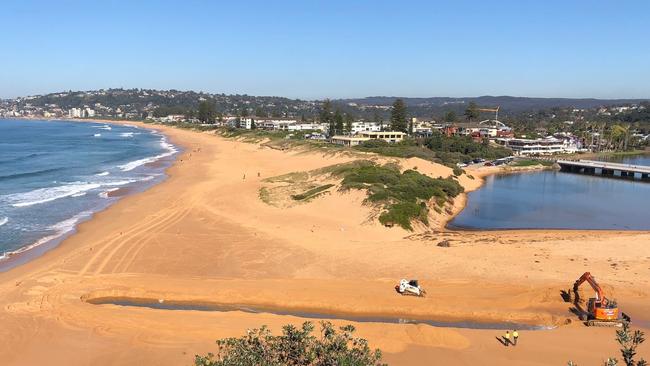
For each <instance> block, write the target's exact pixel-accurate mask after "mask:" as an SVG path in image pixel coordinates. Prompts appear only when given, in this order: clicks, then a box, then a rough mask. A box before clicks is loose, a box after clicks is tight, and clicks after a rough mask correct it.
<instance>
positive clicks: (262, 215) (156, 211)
mask: <svg viewBox="0 0 650 366" xmlns="http://www.w3.org/2000/svg"><path fill="white" fill-rule="evenodd" d="M129 124H134V123H133V122H129ZM147 127H149V126H147ZM156 128H157V129H160V130H161V131H163V132H164V133H166V134H167V135H168V136H169V137H170V139H171V141H172V142H173V143H175V144H178V145H180V146H182V147H184V149H185V150H184V152H183V154H182V155H181V156H180V157H179V158H178V159H177V161H176V163H175V164H174V165H173V166H172V167H171V168H170V169H169V170H168V174H169V178H168V179H167V180H166V181H164V182H163V183H161V184H158V185H156V186H154V187H153V188H151V189H149V190H147V191H146V192H142V193H137V194H134V195H130V196H127V197H124V198H123V199H121V200H120V201H119V202H118V203H116V204H114V205H113V206H111V207H109V208H108V209H107V210H105V211H103V212H100V213H98V214H97V215H95V217H94V218H93V219H92V220H91V221H88V222H85V223H83V224H81V225H80V226H79V228H78V232H77V233H76V234H74V235H72V236H71V237H69V238H67V239H66V240H65V241H64V242H63V243H62V244H61V245H60V246H59V247H57V248H56V249H54V250H52V251H50V252H48V253H46V254H44V255H43V256H41V257H39V258H36V259H34V260H32V261H30V262H29V263H26V264H24V265H21V266H19V267H17V268H14V269H12V270H10V271H8V272H5V273H2V274H0V324H2V327H0V337H2V339H3V340H4V342H3V343H2V344H1V345H0V359H1V360H3V365H31V364H36V363H39V362H41V363H43V362H46V361H47V362H48V364H52V365H87V364H93V365H116V364H120V365H122V364H142V365H150V364H151V365H153V364H156V365H187V364H191V363H192V360H193V355H194V354H196V353H205V352H208V351H215V350H216V345H215V344H214V340H215V339H217V338H221V337H226V336H237V335H243V334H244V333H245V331H246V329H249V328H254V327H259V326H261V325H263V324H266V325H269V326H270V327H271V328H272V329H273V330H275V331H278V330H279V329H280V327H281V326H282V325H283V324H286V323H294V324H297V323H300V322H302V321H305V320H313V319H309V318H301V317H297V316H291V315H278V314H272V313H248V312H240V311H228V312H208V311H188V310H164V309H150V308H144V307H125V306H118V305H108V304H107V305H94V304H91V303H88V302H87V301H86V300H88V299H92V298H99V297H127V298H151V299H162V300H165V301H189V302H196V303H200V302H213V303H219V304H239V305H251V306H259V307H264V308H273V309H291V310H292V311H309V312H320V313H328V314H348V315H353V316H369V315H372V316H390V317H395V316H400V317H405V318H408V317H414V318H420V319H431V320H440V321H443V320H446V321H462V320H464V321H471V322H490V323H494V322H497V323H498V322H510V323H526V324H538V325H542V324H543V325H558V327H557V328H556V329H553V330H544V331H522V332H520V333H521V338H520V345H518V346H517V348H505V347H503V346H502V345H501V344H500V343H499V342H498V341H497V340H496V339H495V337H498V336H500V335H501V333H502V331H500V330H492V329H489V330H486V329H460V328H445V327H433V326H430V325H426V324H386V323H372V322H370V323H368V322H350V321H334V322H335V323H336V324H341V325H342V324H347V323H352V324H354V325H355V326H356V327H357V329H358V333H359V335H360V336H363V337H366V338H368V340H369V341H370V343H371V346H373V347H380V348H381V349H382V350H383V351H384V355H385V361H386V362H388V363H390V364H391V365H413V364H416V365H417V364H430V363H432V362H434V361H435V362H437V363H438V364H450V365H451V364H483V365H502V364H517V365H546V364H560V365H561V364H566V362H567V361H568V360H573V361H575V362H577V363H578V364H582V365H588V364H599V363H600V362H601V361H602V360H603V359H605V358H606V357H608V356H618V352H617V348H616V344H615V342H614V340H613V339H614V331H613V330H612V329H601V328H587V327H584V326H582V325H581V324H578V322H577V319H576V317H575V316H574V315H573V314H572V313H571V312H570V311H569V304H567V303H565V302H563V300H562V298H561V296H560V291H561V290H563V289H567V288H568V287H569V286H570V285H571V284H572V283H573V281H574V280H575V279H576V278H577V277H578V276H580V275H581V274H582V273H583V272H584V271H591V272H592V273H593V274H595V275H596V276H597V278H598V280H599V281H600V282H601V284H603V285H604V287H605V289H606V290H607V291H608V292H612V295H611V297H615V298H617V300H618V301H619V304H620V305H621V307H622V309H623V310H624V311H626V312H629V313H630V315H632V317H633V320H634V319H635V318H637V319H641V321H640V322H639V325H642V326H647V324H648V323H647V319H645V318H646V315H645V314H647V313H648V312H649V311H650V301H649V300H650V296H649V289H650V246H649V245H650V233H647V232H602V231H599V232H595V231H544V230H536V231H527V230H524V231H490V232H457V231H451V230H441V229H440V227H439V226H437V225H434V229H425V228H418V231H416V232H414V233H410V232H406V231H404V230H402V229H400V228H391V229H387V228H384V227H382V226H381V225H379V224H378V223H376V222H371V223H368V222H367V217H368V215H369V214H370V213H371V208H369V207H367V206H364V205H363V204H362V201H363V199H364V195H363V193H361V192H351V193H347V194H343V193H338V192H333V193H332V194H331V195H328V196H327V197H324V198H319V199H315V200H313V201H311V202H309V203H307V204H305V205H299V206H295V207H291V208H288V209H287V208H284V209H280V208H276V207H272V206H269V205H266V204H265V203H263V202H262V201H261V200H260V199H259V197H258V195H259V189H260V187H261V186H262V184H263V183H262V182H261V180H262V179H263V178H264V177H271V176H276V175H280V174H285V173H289V172H294V171H307V170H313V169H317V168H321V167H325V166H328V165H332V164H336V163H342V162H346V161H350V160H352V159H353V158H352V157H349V156H329V155H328V156H323V155H320V154H315V153H305V152H296V151H278V150H272V149H266V148H263V147H260V146H259V145H256V144H247V143H241V142H237V141H232V140H225V139H223V138H220V137H217V136H214V135H212V134H209V133H198V132H192V131H186V130H180V129H173V128H167V127H158V126H156ZM405 164H409V165H405V166H410V165H411V164H417V165H418V170H419V171H420V172H425V173H429V174H431V175H433V176H438V175H442V176H446V175H449V174H451V169H449V168H446V167H443V166H440V165H437V164H432V163H428V162H425V161H419V160H413V159H409V161H407V162H405ZM257 172H260V175H261V178H258V177H257ZM244 175H245V176H246V179H243V176H244ZM461 184H463V185H464V186H465V187H466V189H467V190H469V189H472V187H476V188H477V187H478V186H480V179H474V180H471V179H469V178H466V177H461ZM462 204H463V203H462V198H461V199H457V200H455V202H454V206H455V209H456V210H458V209H460V208H462ZM445 220H446V218H440V222H438V224H441V223H443V222H444V221H445ZM441 240H449V242H450V244H451V247H449V248H442V247H438V246H436V244H437V243H438V242H439V241H441ZM403 277H414V278H418V279H420V281H421V283H422V284H423V285H424V286H425V287H426V289H427V291H428V296H427V297H425V298H414V297H402V296H399V295H397V294H396V293H395V290H394V289H393V286H394V285H395V283H396V281H397V280H399V279H400V278H403ZM567 319H569V320H570V324H568V325H564V324H565V323H566V322H567ZM633 324H635V323H633ZM649 351H650V350H649V346H648V345H644V346H643V347H642V349H641V350H640V354H641V355H648V354H649ZM71 354H73V355H75V357H73V358H71V357H70V355H71ZM646 358H648V356H646Z"/></svg>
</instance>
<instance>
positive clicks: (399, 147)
mask: <svg viewBox="0 0 650 366" xmlns="http://www.w3.org/2000/svg"><path fill="white" fill-rule="evenodd" d="M355 148H356V149H357V150H360V151H364V152H372V153H376V154H379V155H383V156H392V157H399V158H413V157H416V158H421V159H425V160H429V161H433V162H436V163H440V164H444V165H447V166H449V167H452V168H453V167H454V166H455V164H456V163H459V162H464V161H468V160H472V159H475V158H483V159H488V160H494V159H500V158H504V157H506V156H510V155H512V151H510V150H509V149H506V148H504V147H501V146H496V145H492V144H489V143H487V142H476V141H474V140H472V139H471V138H470V137H468V136H446V135H443V134H441V133H434V134H433V135H432V136H431V137H428V138H424V139H405V140H403V141H401V142H399V143H395V144H389V143H387V142H386V141H383V140H371V141H366V142H364V143H362V144H360V145H358V146H356V147H355Z"/></svg>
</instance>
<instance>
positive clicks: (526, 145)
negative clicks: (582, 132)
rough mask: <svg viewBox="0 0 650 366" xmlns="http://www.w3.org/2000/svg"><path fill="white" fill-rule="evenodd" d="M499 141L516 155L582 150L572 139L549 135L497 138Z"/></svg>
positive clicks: (563, 152) (566, 152) (565, 152)
mask: <svg viewBox="0 0 650 366" xmlns="http://www.w3.org/2000/svg"><path fill="white" fill-rule="evenodd" d="M496 142H497V143H499V144H501V145H504V146H506V147H508V148H510V149H511V150H512V151H513V153H514V154H515V155H553V154H568V153H575V152H577V151H581V149H580V146H579V145H578V144H577V143H576V142H575V141H573V140H571V139H558V138H555V137H547V138H543V139H535V140H532V139H515V138H506V139H497V140H496Z"/></svg>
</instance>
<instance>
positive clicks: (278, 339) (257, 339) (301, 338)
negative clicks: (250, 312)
mask: <svg viewBox="0 0 650 366" xmlns="http://www.w3.org/2000/svg"><path fill="white" fill-rule="evenodd" d="M314 329H315V327H314V325H313V324H312V323H311V322H305V323H303V324H302V326H300V327H296V326H294V325H285V326H284V327H282V334H281V335H273V334H272V333H271V331H270V330H269V329H268V328H267V327H265V326H262V327H261V328H259V329H253V330H249V331H247V333H246V335H244V336H241V337H238V338H235V337H233V338H225V339H220V340H218V341H217V347H218V350H217V353H216V354H213V353H209V354H207V355H205V356H200V355H197V356H195V359H194V365H195V366H258V365H259V366H331V365H345V366H380V365H384V364H382V363H381V351H380V350H379V349H374V350H373V349H371V348H370V346H369V345H368V341H366V340H365V339H362V338H357V337H355V336H354V331H355V328H354V326H352V325H346V326H344V327H340V328H339V329H338V330H337V329H336V328H335V327H334V326H333V325H332V324H331V323H330V322H326V321H321V322H320V334H319V335H317V336H316V335H313V332H314Z"/></svg>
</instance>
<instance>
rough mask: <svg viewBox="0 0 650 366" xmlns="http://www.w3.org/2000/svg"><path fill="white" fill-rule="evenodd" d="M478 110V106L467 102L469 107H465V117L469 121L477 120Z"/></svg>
mask: <svg viewBox="0 0 650 366" xmlns="http://www.w3.org/2000/svg"><path fill="white" fill-rule="evenodd" d="M479 113H480V112H479V110H478V106H477V105H476V103H474V102H469V105H468V106H467V109H465V117H466V118H467V120H469V121H473V120H475V119H477V118H478V116H479Z"/></svg>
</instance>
